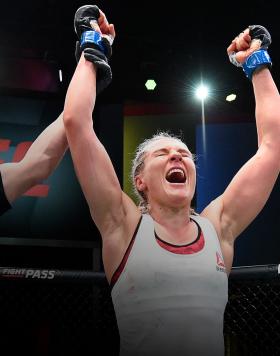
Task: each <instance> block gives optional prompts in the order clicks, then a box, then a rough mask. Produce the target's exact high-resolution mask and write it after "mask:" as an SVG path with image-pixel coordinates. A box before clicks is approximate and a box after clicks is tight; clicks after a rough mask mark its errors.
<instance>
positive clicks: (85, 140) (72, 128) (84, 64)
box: [63, 7, 136, 238]
mask: <svg viewBox="0 0 280 356" xmlns="http://www.w3.org/2000/svg"><path fill="white" fill-rule="evenodd" d="M83 9H84V10H85V11H84V12H82V13H81V11H80V10H78V11H77V13H78V15H77V13H76V16H75V19H76V20H75V23H76V28H77V27H78V30H77V29H76V32H77V34H78V35H79V34H82V33H83V28H82V29H81V28H80V23H81V24H82V26H84V24H85V21H80V22H79V21H77V16H78V17H85V18H88V19H89V21H88V22H87V28H86V30H87V31H88V32H90V31H91V32H93V30H92V28H91V25H92V24H93V27H94V29H95V30H96V31H101V29H102V33H103V34H104V33H105V34H106V35H109V36H110V37H111V38H113V37H114V36H115V32H114V27H113V25H109V24H108V23H107V22H106V21H107V20H106V18H105V16H104V14H103V13H101V15H102V14H103V16H101V19H102V23H101V24H100V29H99V28H98V26H97V23H96V22H95V21H92V20H94V17H95V16H96V13H94V11H92V10H93V9H92V8H91V7H89V9H88V8H83ZM88 11H90V13H88ZM99 22H100V19H99ZM94 36H98V34H96V32H95V31H94V33H93V34H89V36H88V38H93V37H94ZM80 44H81V46H83V53H82V54H81V57H80V59H79V62H78V65H77V67H76V70H75V73H74V75H73V77H72V80H71V82H70V85H69V87H68V91H67V95H66V100H65V106H64V116H63V119H64V125H65V130H66V135H67V139H68V143H69V147H70V151H71V155H72V158H73V162H74V166H75V170H76V173H77V176H78V179H79V182H80V184H81V187H82V190H83V192H84V195H85V198H86V200H87V202H88V205H89V208H90V212H91V215H92V218H93V220H94V222H95V223H96V225H97V227H98V229H99V231H100V232H101V235H102V237H103V238H104V237H105V236H108V235H111V234H112V232H113V231H114V230H116V228H118V227H120V226H122V225H123V223H124V221H125V216H126V215H127V214H128V211H127V210H128V204H130V205H131V204H132V203H131V202H129V203H128V201H129V199H128V198H127V197H126V196H125V195H124V193H123V192H122V189H121V187H120V183H119V181H118V178H117V175H116V173H115V171H114V168H113V165H112V162H111V160H110V158H109V156H108V154H107V152H106V150H105V148H104V146H103V145H102V143H101V142H100V141H99V139H98V137H97V136H96V134H95V132H94V129H93V122H92V112H93V109H94V105H95V99H96V92H97V86H98V85H99V84H100V81H99V80H100V78H102V79H104V75H105V81H106V76H107V74H108V73H109V72H110V71H108V68H105V70H106V73H105V74H104V72H103V66H105V67H107V66H108V64H107V60H106V58H104V52H102V49H101V48H100V47H96V43H94V42H89V43H88V44H87V43H84V44H82V39H80ZM87 46H88V47H87ZM89 50H90V52H91V53H90V56H89V55H88V53H89ZM85 57H86V58H85ZM100 65H101V67H100ZM100 68H101V69H100ZM100 71H101V72H102V73H103V74H104V75H103V74H102V73H101V74H100ZM96 79H97V82H96ZM103 83H104V82H103ZM102 89H103V88H102ZM135 209H136V206H135Z"/></svg>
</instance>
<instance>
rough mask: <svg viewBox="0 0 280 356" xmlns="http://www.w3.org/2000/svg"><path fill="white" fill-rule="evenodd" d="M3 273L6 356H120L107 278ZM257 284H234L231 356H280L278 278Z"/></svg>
mask: <svg viewBox="0 0 280 356" xmlns="http://www.w3.org/2000/svg"><path fill="white" fill-rule="evenodd" d="M3 271H4V269H3V268H2V269H1V268H0V350H1V351H0V352H1V356H6V355H7V356H11V355H21V354H28V355H29V356H33V355H34V356H35V355H36V356H56V355H61V356H64V355H67V356H72V355H73V356H74V355H75V356H76V355H79V356H87V355H91V356H94V355H112V356H115V355H118V350H119V335H118V330H117V324H116V320H115V314H114V310H113V305H112V301H111V298H110V290H109V287H108V285H107V283H106V281H105V279H104V276H103V275H102V273H101V274H96V273H93V272H75V273H72V272H71V271H68V272H61V271H56V272H55V273H54V276H55V277H54V278H52V279H47V278H46V279H42V278H45V277H44V276H46V275H47V274H46V273H45V274H43V273H42V271H40V270H35V273H34V271H33V272H32V273H33V274H30V273H29V274H28V273H26V271H28V270H19V271H23V272H22V273H19V274H20V276H21V277H23V278H18V277H19V275H15V274H14V275H11V273H10V272H9V273H8V274H7V273H6V272H7V271H11V270H9V269H6V272H3ZM24 271H25V272H24ZM36 271H37V272H36ZM52 272H53V271H52ZM245 272H246V271H245ZM274 272H275V271H274ZM36 273H37V276H36V277H34V276H35V275H36ZM258 276H260V275H259V274H257V275H255V276H254V277H253V278H252V275H250V273H249V274H248V276H247V277H246V273H245V274H242V276H240V275H237V276H235V277H234V278H230V281H229V303H228V305H227V308H226V312H225V326H224V335H225V354H226V356H229V355H230V356H243V355H246V356H249V355H254V356H256V355H257V356H258V355H263V356H266V355H270V356H274V355H275V356H276V355H277V356H279V355H280V281H279V279H278V273H276V274H275V273H274V274H273V276H269V278H263V276H261V278H258ZM266 276H267V275H266ZM4 350H7V351H4ZM213 356H215V355H213Z"/></svg>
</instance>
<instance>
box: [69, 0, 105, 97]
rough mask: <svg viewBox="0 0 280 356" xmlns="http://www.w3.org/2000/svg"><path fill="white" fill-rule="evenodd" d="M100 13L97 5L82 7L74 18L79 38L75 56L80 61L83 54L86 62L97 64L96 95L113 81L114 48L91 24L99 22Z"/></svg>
mask: <svg viewBox="0 0 280 356" xmlns="http://www.w3.org/2000/svg"><path fill="white" fill-rule="evenodd" d="M99 16H100V12H99V9H98V7H97V6H95V5H85V6H82V7H80V8H79V9H78V10H77V11H76V13H75V17H74V28H75V32H76V34H77V36H78V38H79V41H77V42H76V50H75V56H76V60H77V62H78V61H79V59H80V57H81V54H82V52H84V57H85V59H86V60H88V61H90V62H92V63H94V64H95V66H96V69H97V78H96V93H97V94H99V93H100V92H101V91H102V90H103V89H105V88H106V87H107V86H108V85H109V84H110V82H111V81H112V71H111V67H110V65H109V64H108V59H109V58H110V57H111V55H112V47H111V44H110V42H109V40H107V39H106V38H104V37H103V36H102V35H101V34H100V33H99V32H97V31H94V30H93V28H92V26H91V23H92V22H96V23H97V22H98V18H99Z"/></svg>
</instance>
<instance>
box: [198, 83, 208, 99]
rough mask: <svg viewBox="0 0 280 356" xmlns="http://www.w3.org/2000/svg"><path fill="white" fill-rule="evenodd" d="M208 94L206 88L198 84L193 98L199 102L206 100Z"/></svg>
mask: <svg viewBox="0 0 280 356" xmlns="http://www.w3.org/2000/svg"><path fill="white" fill-rule="evenodd" d="M208 93H209V89H208V87H207V86H206V85H204V84H200V85H199V86H198V87H197V89H196V91H195V96H196V97H197V98H198V99H199V100H201V101H204V100H205V99H206V98H207V96H208Z"/></svg>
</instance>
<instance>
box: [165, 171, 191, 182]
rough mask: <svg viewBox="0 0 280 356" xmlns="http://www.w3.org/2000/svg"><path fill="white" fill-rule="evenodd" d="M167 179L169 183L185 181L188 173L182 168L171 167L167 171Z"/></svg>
mask: <svg viewBox="0 0 280 356" xmlns="http://www.w3.org/2000/svg"><path fill="white" fill-rule="evenodd" d="M165 179H166V180H167V181H168V182H169V183H185V182H186V175H185V172H184V171H183V169H182V168H171V169H170V170H169V171H168V172H167V174H166V176H165Z"/></svg>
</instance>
